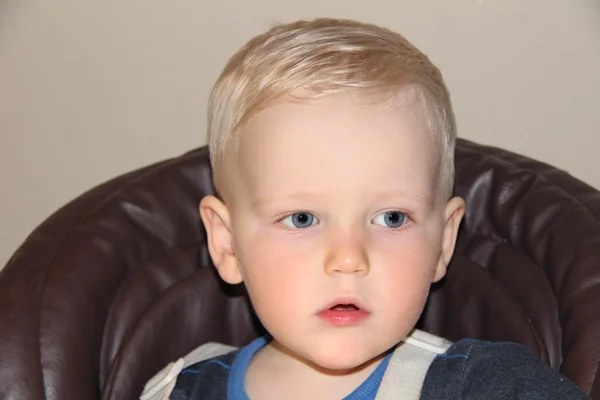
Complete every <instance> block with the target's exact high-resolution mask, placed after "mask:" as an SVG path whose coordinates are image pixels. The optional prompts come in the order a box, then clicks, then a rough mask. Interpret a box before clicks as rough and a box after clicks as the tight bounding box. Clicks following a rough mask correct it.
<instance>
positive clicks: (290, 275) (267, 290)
mask: <svg viewBox="0 0 600 400" xmlns="http://www.w3.org/2000/svg"><path fill="white" fill-rule="evenodd" d="M273 231H274V232H260V231H255V232H251V233H250V234H248V235H245V236H244V237H238V238H237V239H236V253H237V257H238V262H239V264H240V268H241V270H242V271H243V275H244V283H245V285H246V288H247V289H248V293H249V295H250V299H251V300H252V304H253V306H254V308H255V309H256V312H257V313H258V315H259V317H261V319H264V318H268V315H269V314H271V313H276V312H277V310H278V309H282V308H285V309H287V310H291V309H294V308H295V305H296V304H298V303H300V304H301V303H302V302H301V299H302V295H303V292H306V291H307V288H308V287H309V285H310V282H309V281H308V276H309V274H310V272H309V271H310V265H311V261H310V259H309V255H310V253H307V252H306V251H305V250H304V249H303V246H302V243H301V241H298V240H290V238H288V237H287V236H286V233H285V232H284V233H283V234H281V233H279V232H277V231H276V230H275V229H273ZM238 239H239V240H238ZM263 322H265V321H263Z"/></svg>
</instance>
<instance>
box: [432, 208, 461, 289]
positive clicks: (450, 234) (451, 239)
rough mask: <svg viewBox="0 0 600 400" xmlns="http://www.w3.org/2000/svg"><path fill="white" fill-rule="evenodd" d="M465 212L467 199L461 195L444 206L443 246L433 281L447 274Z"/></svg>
mask: <svg viewBox="0 0 600 400" xmlns="http://www.w3.org/2000/svg"><path fill="white" fill-rule="evenodd" d="M464 214H465V201H464V200H463V199H461V198H460V197H453V198H452V199H450V200H449V201H448V203H446V207H445V208H444V230H443V233H442V248H441V251H440V257H439V259H438V265H437V267H436V270H435V274H434V276H433V282H437V281H439V280H440V279H442V278H443V277H444V275H446V270H447V267H448V264H449V263H450V260H451V259H452V255H453V254H454V247H455V246H456V237H457V235H458V228H459V226H460V222H461V221H462V218H463V216H464Z"/></svg>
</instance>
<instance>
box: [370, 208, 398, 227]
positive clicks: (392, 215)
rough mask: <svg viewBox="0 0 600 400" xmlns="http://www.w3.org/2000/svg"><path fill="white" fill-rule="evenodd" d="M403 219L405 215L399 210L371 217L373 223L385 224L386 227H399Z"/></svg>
mask: <svg viewBox="0 0 600 400" xmlns="http://www.w3.org/2000/svg"><path fill="white" fill-rule="evenodd" d="M405 220H406V215H404V214H402V213H401V212H400V211H388V212H385V213H382V214H379V215H378V216H376V217H375V218H373V222H374V223H376V224H378V225H382V226H387V227H388V228H399V227H401V226H402V225H403V224H404V221H405Z"/></svg>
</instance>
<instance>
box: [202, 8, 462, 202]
mask: <svg viewBox="0 0 600 400" xmlns="http://www.w3.org/2000/svg"><path fill="white" fill-rule="evenodd" d="M298 91H302V92H303V93H306V92H309V93H313V94H314V95H315V96H320V95H328V94H335V93H342V92H365V93H366V92H371V93H373V92H380V93H388V94H390V95H394V94H400V93H401V92H404V93H412V94H415V95H416V96H411V97H412V99H413V100H414V103H415V104H417V105H419V106H421V107H422V109H423V111H424V112H423V113H422V114H423V116H424V119H425V122H426V125H427V128H428V130H429V131H430V133H431V135H432V138H433V141H434V143H435V146H436V149H437V151H438V153H439V162H438V180H439V184H440V189H441V190H440V194H441V195H442V197H443V198H445V199H446V200H447V199H448V198H449V197H450V196H451V194H452V188H453V183H454V147H455V142H456V122H455V119H454V113H453V111H452V105H451V102H450V94H449V92H448V89H447V88H446V85H445V84H444V80H443V78H442V74H441V73H440V71H439V69H438V68H436V67H435V65H433V64H432V63H431V61H429V59H428V58H427V56H425V55H424V54H423V53H421V52H420V51H419V50H418V49H417V48H416V47H414V46H413V45H412V44H411V43H410V42H409V41H408V40H406V39H405V38H404V37H403V36H402V35H400V34H398V33H395V32H392V31H390V30H387V29H384V28H381V27H379V26H376V25H372V24H365V23H360V22H356V21H349V20H337V19H315V20H313V21H298V22H294V23H291V24H285V25H279V26H276V27H274V28H272V29H271V30H269V31H267V32H265V33H263V34H261V35H259V36H256V37H255V38H253V39H252V40H250V41H249V42H248V43H247V44H246V45H245V46H244V47H242V48H241V49H240V50H239V51H238V52H237V53H236V54H234V55H233V57H231V58H230V59H229V61H228V62H227V64H226V66H225V68H224V70H223V72H222V73H221V76H220V77H219V78H218V80H217V82H216V83H215V86H214V88H213V90H212V92H211V95H210V99H209V107H208V140H209V150H210V154H211V163H212V167H213V171H214V180H215V185H216V187H217V189H219V186H220V184H221V178H220V177H221V173H220V171H221V168H222V164H223V161H224V158H225V156H226V154H227V153H228V152H230V151H231V150H232V149H236V147H237V143H238V139H239V134H240V131H241V130H242V128H243V127H244V125H245V124H246V123H247V122H248V120H249V119H250V118H251V117H252V116H253V115H255V114H256V113H257V112H258V111H260V110H262V109H264V108H266V107H269V106H270V105H273V104H274V103H275V102H277V101H281V99H282V98H283V97H285V96H286V95H287V96H289V95H293V94H294V93H296V92H298Z"/></svg>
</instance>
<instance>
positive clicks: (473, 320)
mask: <svg viewBox="0 0 600 400" xmlns="http://www.w3.org/2000/svg"><path fill="white" fill-rule="evenodd" d="M456 162H457V177H456V189H455V191H456V194H457V195H459V196H462V197H464V198H465V200H466V202H467V213H466V217H465V220H464V224H463V226H462V228H461V232H460V234H459V242H458V246H457V251H456V255H455V258H454V260H453V262H452V265H451V267H450V270H449V273H448V276H447V277H446V278H445V279H444V282H442V283H441V284H439V285H436V286H438V287H436V288H435V289H434V290H433V293H432V295H431V299H430V302H429V303H428V306H427V308H426V311H425V313H424V316H423V318H422V320H421V325H420V326H421V327H422V328H423V329H426V330H429V331H431V332H433V333H436V334H439V335H443V336H446V337H448V338H449V339H451V340H456V339H459V338H462V337H474V338H480V339H488V340H503V341H514V342H520V343H523V344H525V345H527V346H529V347H530V348H531V349H532V350H533V351H534V352H535V353H536V354H539V356H540V357H541V358H542V359H543V360H544V361H546V362H548V363H549V364H550V365H551V366H552V367H553V368H555V369H557V370H560V371H561V372H562V373H563V374H565V375H566V376H568V377H569V378H570V379H572V380H573V381H574V382H575V383H576V384H577V385H578V386H580V387H581V388H582V389H583V390H584V391H586V392H587V393H590V394H591V396H592V397H595V398H597V399H600V380H598V379H597V377H598V376H599V372H598V363H599V361H600V224H599V221H598V218H599V216H600V193H599V192H598V191H596V190H595V189H593V188H591V187H590V186H587V185H586V184H584V183H582V182H580V181H578V180H577V179H574V178H572V177H571V176H569V175H568V174H566V173H564V172H562V171H559V170H557V169H555V168H553V167H551V166H548V165H545V164H541V163H539V162H536V161H533V160H531V159H528V158H525V157H522V156H519V155H516V154H513V153H509V152H506V151H503V150H500V149H496V148H491V147H485V146H481V145H478V144H475V143H471V142H468V141H464V140H461V141H459V143H458V149H457V161H456ZM209 193H213V187H212V184H211V171H210V166H209V162H208V154H207V150H206V148H201V149H198V150H196V151H193V152H190V153H188V154H185V155H183V156H181V157H177V158H174V159H171V160H167V161H164V162H160V163H157V164H154V165H151V166H149V167H146V168H142V169H139V170H137V171H134V172H130V173H128V174H125V175H123V176H120V177H118V178H116V179H113V180H111V181H109V182H106V183H104V184H103V185H100V186H98V187H96V188H94V189H92V190H90V191H89V192H87V193H85V194H83V195H82V196H80V197H78V198H77V199H75V200H73V201H72V202H70V203H69V204H67V205H66V206H64V207H63V208H62V209H60V210H59V211H57V212H56V213H55V214H54V215H52V216H51V217H50V218H49V219H48V220H46V221H45V222H44V223H43V224H42V225H40V226H39V227H38V228H37V229H36V230H35V231H34V232H33V233H32V234H31V236H29V238H27V240H26V241H25V243H24V244H23V245H22V246H21V247H20V248H19V249H18V250H17V252H16V253H15V254H14V256H13V257H12V258H11V260H10V261H9V263H8V265H7V266H6V267H5V268H4V270H3V271H2V272H1V273H0V357H1V358H0V360H1V361H0V397H1V398H2V399H14V400H17V399H18V400H38V399H60V400H71V399H73V400H82V399H105V400H108V399H134V398H136V397H137V396H138V395H139V393H140V392H141V390H142V386H143V384H144V383H145V382H146V381H147V380H148V379H149V378H150V377H151V376H152V375H153V374H154V373H155V372H157V371H158V370H159V369H160V368H162V367H163V366H164V365H166V364H167V363H168V362H170V361H172V360H174V359H176V358H178V357H180V356H182V355H183V354H185V353H187V352H188V351H190V350H191V349H192V348H194V347H196V346H198V345H200V344H202V343H204V342H207V341H221V342H225V343H229V344H234V345H243V344H245V343H247V342H248V341H249V340H250V339H252V338H253V337H255V336H256V335H258V334H260V333H261V328H260V326H259V325H258V323H257V321H256V318H255V317H254V316H253V314H252V312H251V309H250V307H249V306H248V302H247V301H246V297H245V295H244V290H243V288H242V287H228V286H226V285H224V284H222V283H221V282H220V281H219V279H218V278H217V276H216V275H215V273H214V270H213V268H211V261H210V259H209V256H208V252H207V249H206V236H205V232H204V229H203V227H202V223H201V221H200V219H199V216H198V212H197V208H198V202H199V200H200V199H201V198H202V197H203V196H204V195H206V194H209Z"/></svg>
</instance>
